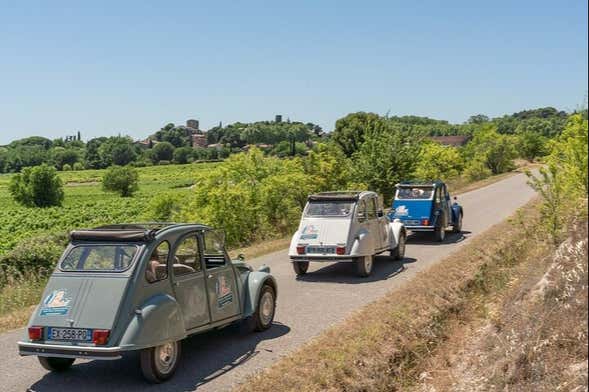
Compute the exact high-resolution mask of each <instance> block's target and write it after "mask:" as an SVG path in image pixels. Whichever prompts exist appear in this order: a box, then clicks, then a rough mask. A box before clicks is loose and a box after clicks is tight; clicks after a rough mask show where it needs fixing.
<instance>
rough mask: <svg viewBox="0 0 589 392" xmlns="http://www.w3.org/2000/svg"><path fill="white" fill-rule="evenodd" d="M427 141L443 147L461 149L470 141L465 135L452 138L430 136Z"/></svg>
mask: <svg viewBox="0 0 589 392" xmlns="http://www.w3.org/2000/svg"><path fill="white" fill-rule="evenodd" d="M428 139H429V140H432V141H434V142H437V143H440V144H441V145H443V146H452V147H462V146H464V145H465V144H466V143H468V141H469V140H470V136H467V135H452V136H430V137H428Z"/></svg>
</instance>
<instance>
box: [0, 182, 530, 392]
mask: <svg viewBox="0 0 589 392" xmlns="http://www.w3.org/2000/svg"><path fill="white" fill-rule="evenodd" d="M533 196H534V193H533V191H532V190H531V189H530V188H529V187H528V186H527V185H526V178H525V176H524V175H521V174H519V175H516V176H513V177H510V178H508V179H505V180H503V181H501V182H498V183H495V184H493V185H490V186H487V187H485V188H482V189H479V190H475V191H472V192H469V193H465V194H463V195H461V196H460V197H459V201H460V202H461V203H462V205H463V206H464V210H465V217H464V223H463V229H464V235H451V236H448V237H447V238H446V242H445V243H444V244H438V243H435V242H432V241H430V239H429V236H427V235H424V234H423V233H422V234H414V235H411V236H410V238H409V241H408V247H407V254H406V256H407V257H406V259H405V260H403V261H402V262H401V261H399V262H393V261H391V260H390V259H389V258H387V257H384V256H383V257H378V258H377V260H376V263H375V266H374V271H373V274H372V276H371V277H369V278H365V279H362V278H358V277H356V276H355V274H354V269H353V266H352V265H349V264H328V265H326V264H311V267H310V273H309V274H308V275H306V276H304V277H303V278H301V279H298V280H297V279H295V276H294V274H293V272H292V270H291V266H290V264H289V263H288V258H287V256H286V251H279V252H276V253H273V254H269V255H267V256H264V257H261V258H258V259H255V260H252V261H251V263H252V264H253V265H254V266H257V265H261V264H263V263H265V264H268V265H270V266H271V268H272V272H273V273H274V275H275V276H276V278H277V280H278V288H279V297H278V308H277V313H276V323H275V325H274V326H273V327H272V328H270V329H269V330H268V331H266V332H264V333H251V334H243V333H240V332H241V331H239V329H238V328H235V327H230V328H225V329H223V330H220V331H215V332H211V333H207V334H204V335H200V336H195V337H192V338H189V339H187V340H186V341H184V344H183V353H182V361H181V365H180V367H179V369H178V371H177V373H176V375H175V377H174V378H173V379H172V380H170V381H169V382H167V383H165V384H163V385H148V384H146V383H145V382H144V381H143V379H142V376H141V372H140V370H139V367H138V358H137V355H135V354H131V355H129V356H128V357H125V358H123V359H121V360H119V361H77V362H76V364H75V365H74V366H73V368H72V369H71V371H69V372H67V373H64V374H51V373H48V372H47V371H45V370H44V369H43V368H41V366H40V365H39V364H38V362H37V359H36V358H35V357H19V356H18V354H17V352H16V341H17V340H18V339H19V338H20V336H21V335H22V334H23V331H22V330H18V331H13V332H8V333H5V334H2V335H0V350H1V351H2V354H3V358H2V360H1V361H0V390H2V391H26V390H32V391H79V390H82V388H83V390H85V391H95V390H96V391H105V390H108V391H112V392H114V391H119V390H121V391H122V390H124V391H139V390H145V389H149V390H163V391H193V390H196V389H198V390H199V391H222V390H229V389H231V387H232V386H233V385H235V384H237V383H239V382H240V381H241V380H243V378H244V376H246V375H248V374H251V373H252V372H255V371H256V370H259V369H263V368H264V367H266V366H269V365H271V364H272V363H274V362H275V361H277V360H278V359H279V358H280V357H281V356H283V355H286V354H288V353H289V352H291V351H293V350H294V349H296V348H297V347H299V346H300V345H301V344H303V343H305V342H306V341H308V340H309V339H311V338H312V337H314V336H316V335H318V334H319V333H321V332H322V331H323V330H325V329H326V328H328V327H329V326H331V325H333V324H335V323H337V322H339V321H341V320H343V319H344V318H345V317H346V316H348V315H349V314H350V313H351V312H352V311H354V310H355V309H357V308H358V307H360V306H362V305H365V304H367V303H369V302H372V301H374V300H376V299H377V298H379V297H381V296H382V295H384V294H385V293H387V292H389V291H391V290H393V289H395V288H398V287H399V286H401V285H402V284H404V282H406V281H408V280H410V279H411V278H412V277H413V276H414V275H415V274H416V273H417V272H419V271H421V270H424V269H425V268H427V267H428V266H430V265H432V264H434V263H436V262H438V261H440V260H441V259H442V258H444V257H445V256H447V255H448V254H450V253H452V252H453V251H455V250H456V249H457V248H458V247H460V246H462V244H465V243H468V242H469V238H471V237H472V236H474V235H476V234H479V233H481V232H482V231H484V230H485V229H487V228H489V227H490V226H492V225H494V224H496V223H499V222H500V221H502V220H503V219H505V218H506V217H508V216H509V215H511V214H512V213H513V212H514V211H515V210H516V209H517V208H518V207H520V206H522V205H524V204H525V203H526V202H527V201H529V200H530V199H531V198H532V197H533Z"/></svg>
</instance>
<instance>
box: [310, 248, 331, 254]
mask: <svg viewBox="0 0 589 392" xmlns="http://www.w3.org/2000/svg"><path fill="white" fill-rule="evenodd" d="M307 253H319V254H323V255H325V254H328V255H332V254H335V248H334V247H328V246H308V247H307Z"/></svg>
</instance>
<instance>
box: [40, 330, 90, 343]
mask: <svg viewBox="0 0 589 392" xmlns="http://www.w3.org/2000/svg"><path fill="white" fill-rule="evenodd" d="M47 333H48V335H47V337H48V339H49V340H76V341H82V342H84V341H90V340H92V330H91V329H85V328H49V330H48V331H47Z"/></svg>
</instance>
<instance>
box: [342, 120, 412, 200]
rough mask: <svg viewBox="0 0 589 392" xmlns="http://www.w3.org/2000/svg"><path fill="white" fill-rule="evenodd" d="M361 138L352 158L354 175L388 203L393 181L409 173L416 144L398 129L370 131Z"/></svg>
mask: <svg viewBox="0 0 589 392" xmlns="http://www.w3.org/2000/svg"><path fill="white" fill-rule="evenodd" d="M364 139H365V140H364V142H363V143H362V145H361V146H360V149H359V150H358V151H357V152H356V153H354V155H353V157H352V160H353V162H354V172H355V178H356V179H358V182H360V183H363V184H365V185H366V186H368V189H369V190H372V191H375V192H378V193H381V194H382V195H383V197H384V200H385V202H386V203H388V202H389V201H390V200H391V198H392V197H393V195H394V193H395V184H397V183H398V182H399V181H401V180H404V179H408V178H411V177H412V176H413V172H414V169H415V163H416V157H417V154H418V152H419V150H418V147H417V145H416V144H415V143H412V141H411V140H410V139H409V138H408V137H406V136H404V135H403V134H401V133H399V132H386V131H372V132H369V133H367V134H366V135H365V136H364Z"/></svg>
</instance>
